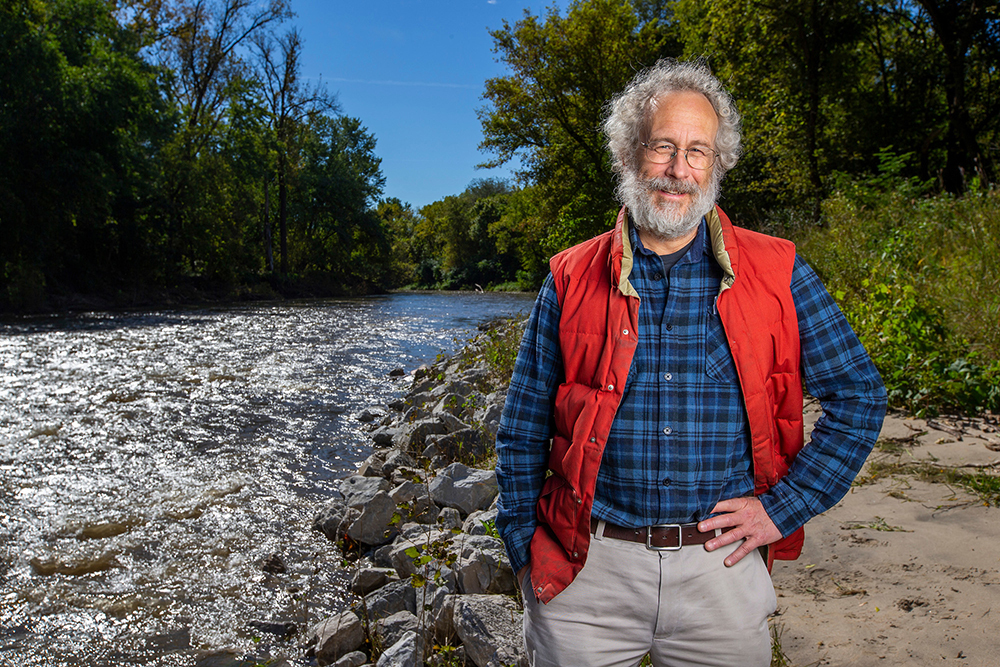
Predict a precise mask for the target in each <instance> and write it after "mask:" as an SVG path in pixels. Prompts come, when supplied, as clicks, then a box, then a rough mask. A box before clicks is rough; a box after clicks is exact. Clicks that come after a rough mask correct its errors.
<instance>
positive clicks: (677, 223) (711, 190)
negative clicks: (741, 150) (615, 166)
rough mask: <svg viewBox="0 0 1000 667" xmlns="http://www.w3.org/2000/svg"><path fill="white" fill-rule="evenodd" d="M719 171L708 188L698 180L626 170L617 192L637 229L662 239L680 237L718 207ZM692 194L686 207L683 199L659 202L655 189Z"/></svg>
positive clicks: (708, 184) (711, 179)
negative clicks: (716, 205)
mask: <svg viewBox="0 0 1000 667" xmlns="http://www.w3.org/2000/svg"><path fill="white" fill-rule="evenodd" d="M718 173H719V172H718V170H716V171H715V172H714V173H713V174H712V176H711V177H710V178H709V179H708V183H706V184H705V188H704V189H702V188H700V187H698V184H697V183H692V182H690V181H679V180H677V179H673V178H667V177H662V178H646V177H644V176H643V175H642V174H640V173H638V172H634V171H631V170H629V171H626V173H625V174H624V175H623V176H622V180H621V183H620V184H619V186H618V195H619V198H620V199H621V202H622V203H623V204H625V206H626V207H627V208H628V210H629V212H631V213H632V219H633V221H634V222H635V226H636V227H637V228H638V229H642V230H644V231H647V232H649V233H650V234H652V235H654V236H656V237H658V238H662V239H677V238H680V237H682V236H684V235H685V234H688V233H689V232H691V230H693V229H694V228H695V227H696V226H697V225H698V223H700V222H701V219H702V218H703V217H705V214H706V213H708V212H709V211H711V210H712V208H713V207H714V206H715V200H716V199H718V197H719V183H720V182H721V180H722V179H721V178H719V176H718ZM657 190H666V191H668V192H676V193H684V194H690V195H693V197H692V198H691V201H690V202H689V203H688V204H687V206H686V207H685V206H684V203H683V202H673V201H662V202H657V201H656V191H657Z"/></svg>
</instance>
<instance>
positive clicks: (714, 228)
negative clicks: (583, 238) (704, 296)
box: [611, 206, 739, 299]
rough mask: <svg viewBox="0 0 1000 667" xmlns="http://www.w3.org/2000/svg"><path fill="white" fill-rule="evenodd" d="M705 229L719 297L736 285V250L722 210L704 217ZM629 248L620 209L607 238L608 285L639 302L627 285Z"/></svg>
mask: <svg viewBox="0 0 1000 667" xmlns="http://www.w3.org/2000/svg"><path fill="white" fill-rule="evenodd" d="M705 223H706V226H707V227H708V240H709V244H710V247H711V249H712V256H713V257H715V261H716V262H718V264H719V266H720V267H721V268H722V281H721V283H720V284H719V294H722V293H723V292H724V291H725V290H727V289H729V288H730V287H732V286H733V283H735V282H736V271H737V270H738V268H739V248H738V247H737V246H736V240H735V238H734V237H733V225H732V223H730V222H729V218H728V217H727V216H726V214H725V213H723V211H722V209H721V208H719V207H718V206H716V207H715V208H714V209H712V210H711V211H709V212H708V214H707V215H705ZM633 252H634V251H633V248H632V242H631V240H630V239H629V215H628V209H626V208H625V207H624V206H623V207H622V208H621V210H620V211H618V219H617V220H615V229H614V231H613V232H612V235H611V284H612V285H614V286H615V287H617V288H618V291H619V292H621V293H622V295H623V296H634V297H635V298H637V299H638V298H639V293H638V292H636V291H635V288H634V287H632V283H631V282H629V279H628V277H629V275H630V274H631V273H632V264H633Z"/></svg>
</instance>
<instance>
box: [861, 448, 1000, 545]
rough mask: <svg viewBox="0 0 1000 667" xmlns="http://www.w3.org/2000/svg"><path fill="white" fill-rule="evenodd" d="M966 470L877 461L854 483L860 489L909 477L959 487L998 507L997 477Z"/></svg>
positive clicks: (999, 479)
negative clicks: (900, 477) (888, 479)
mask: <svg viewBox="0 0 1000 667" xmlns="http://www.w3.org/2000/svg"><path fill="white" fill-rule="evenodd" d="M967 467H969V466H961V467H957V468H951V467H945V466H942V465H939V464H937V463H935V462H934V461H901V460H899V459H896V460H886V459H880V460H875V461H871V462H870V463H869V464H868V466H867V467H866V469H865V471H864V473H863V474H862V475H859V476H858V478H857V480H855V484H857V485H859V486H863V485H865V484H873V483H875V482H877V481H878V480H880V479H885V478H887V477H897V476H901V475H912V476H914V477H916V478H917V479H920V480H922V481H924V482H932V483H936V484H946V485H948V486H954V487H959V488H962V489H964V490H966V491H968V492H969V493H971V494H972V495H974V496H976V497H977V498H978V499H979V500H980V501H981V502H982V503H983V504H984V505H987V506H991V507H1000V475H996V474H993V473H991V472H988V470H987V469H983V470H974V471H972V472H968V471H967V470H965V468H967ZM867 527H871V526H867ZM876 529H877V528H876Z"/></svg>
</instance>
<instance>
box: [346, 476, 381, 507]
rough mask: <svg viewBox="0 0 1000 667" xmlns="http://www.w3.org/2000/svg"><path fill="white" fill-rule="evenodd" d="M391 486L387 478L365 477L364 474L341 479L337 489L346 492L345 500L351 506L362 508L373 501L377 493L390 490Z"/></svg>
mask: <svg viewBox="0 0 1000 667" xmlns="http://www.w3.org/2000/svg"><path fill="white" fill-rule="evenodd" d="M390 488H391V486H390V484H389V482H388V481H387V480H384V479H382V478H381V477H365V476H363V475H351V476H350V477H345V478H344V479H342V480H340V484H338V485H337V489H338V490H339V491H340V492H341V493H342V494H344V501H345V502H346V503H347V504H348V505H349V506H350V507H356V508H358V509H362V508H363V507H364V506H365V505H367V504H368V503H370V502H371V500H372V498H374V497H375V495H376V494H378V493H379V492H380V491H381V492H388V491H389V489H390Z"/></svg>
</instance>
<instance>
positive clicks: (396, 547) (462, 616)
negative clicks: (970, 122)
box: [308, 336, 527, 667]
mask: <svg viewBox="0 0 1000 667" xmlns="http://www.w3.org/2000/svg"><path fill="white" fill-rule="evenodd" d="M479 340H480V341H481V342H483V341H488V340H489V339H488V338H487V337H485V336H483V337H480V339H479ZM482 352H483V350H482V349H480V348H479V347H478V346H477V344H476V343H475V342H474V343H472V344H471V345H470V346H468V347H466V348H465V349H464V350H463V351H462V352H461V353H459V354H458V355H456V356H454V357H450V358H445V359H442V360H440V361H439V362H437V363H436V364H434V365H433V366H428V367H423V368H420V369H418V370H417V371H416V372H415V373H414V374H413V383H412V386H411V388H410V389H409V391H408V392H407V393H406V395H405V396H404V398H402V399H401V400H399V401H396V402H395V403H393V404H392V405H390V406H388V409H380V408H371V409H368V410H365V411H364V412H363V413H361V414H359V415H357V417H358V419H360V420H361V421H363V422H365V423H367V424H369V425H370V428H371V435H372V440H373V444H374V451H373V453H372V455H371V456H370V457H369V458H368V459H367V460H366V461H365V462H364V464H363V465H362V466H361V468H360V469H359V470H358V472H357V474H356V475H353V476H351V477H347V478H346V479H344V480H342V481H341V482H340V487H339V488H340V497H338V498H335V499H333V500H331V501H329V502H328V503H327V504H326V505H325V506H324V507H322V508H321V510H320V511H319V512H318V514H317V516H316V518H315V521H314V524H313V528H314V529H315V530H318V531H320V532H322V533H323V534H324V535H326V536H327V537H328V538H329V539H330V540H332V541H333V542H335V543H336V544H337V546H338V548H340V550H341V551H342V553H343V554H344V556H345V560H347V561H352V563H353V564H352V565H351V567H353V568H354V573H353V576H352V578H351V584H350V586H351V591H352V592H353V593H354V594H355V595H356V596H357V601H356V603H355V604H354V605H353V606H352V608H350V609H348V610H346V611H344V612H342V613H340V614H338V615H336V616H333V617H330V618H326V619H324V620H322V621H321V622H319V623H317V624H316V625H314V626H313V627H312V628H310V630H309V635H308V642H309V645H310V646H311V648H310V651H311V653H312V654H313V655H314V656H315V659H316V662H317V663H318V664H319V665H321V666H322V665H335V666H336V667H361V666H362V665H377V667H397V666H399V667H403V666H410V665H420V664H429V665H455V666H458V665H476V666H477V667H487V666H488V667H506V666H508V665H526V664H527V661H526V659H525V657H524V651H523V647H522V641H521V631H520V628H521V621H520V619H521V612H520V608H521V605H520V600H519V591H518V590H517V583H516V580H515V577H514V573H513V571H512V570H511V567H510V563H509V562H508V560H507V556H506V554H505V552H504V548H503V543H502V542H501V541H500V539H499V538H498V537H497V534H496V531H495V529H494V527H493V520H494V518H495V517H496V509H495V502H496V496H497V482H496V473H495V472H494V470H493V468H494V463H495V460H494V455H493V451H494V450H493V447H494V442H495V437H496V430H497V427H498V425H499V420H500V411H501V409H502V407H503V401H504V398H505V396H506V385H505V384H502V383H500V382H498V381H497V379H496V375H497V374H496V373H495V372H494V371H492V370H491V367H490V365H488V364H487V363H486V362H485V360H484V355H483V354H482ZM398 374H400V375H402V371H399V372H398Z"/></svg>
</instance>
